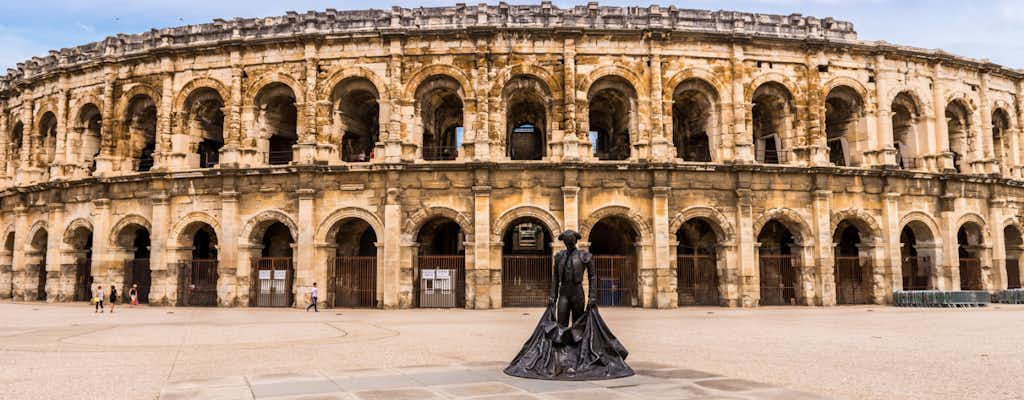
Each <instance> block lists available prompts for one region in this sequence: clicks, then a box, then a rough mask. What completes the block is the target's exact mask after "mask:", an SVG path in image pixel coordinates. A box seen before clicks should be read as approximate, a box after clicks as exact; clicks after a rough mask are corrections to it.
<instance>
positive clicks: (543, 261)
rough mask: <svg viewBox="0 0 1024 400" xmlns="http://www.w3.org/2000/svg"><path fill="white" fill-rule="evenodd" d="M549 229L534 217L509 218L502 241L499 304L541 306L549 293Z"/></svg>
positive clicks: (550, 271)
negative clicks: (512, 219) (511, 219)
mask: <svg viewBox="0 0 1024 400" xmlns="http://www.w3.org/2000/svg"><path fill="white" fill-rule="evenodd" d="M552 240H553V238H552V236H551V232H550V231H549V230H548V228H547V227H546V226H545V225H544V224H543V223H542V222H541V221H539V220H537V219H536V218H531V217H525V218H519V219H517V220H515V221H512V223H511V224H509V225H508V227H507V228H505V232H504V234H503V235H502V242H501V304H502V306H503V307H543V306H545V305H546V304H547V299H548V297H549V296H551V276H552V263H551V241H552Z"/></svg>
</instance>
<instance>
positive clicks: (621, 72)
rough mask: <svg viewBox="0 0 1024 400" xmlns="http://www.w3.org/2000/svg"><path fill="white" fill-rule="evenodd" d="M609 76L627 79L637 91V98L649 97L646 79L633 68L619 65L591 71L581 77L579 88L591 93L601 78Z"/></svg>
mask: <svg viewBox="0 0 1024 400" xmlns="http://www.w3.org/2000/svg"><path fill="white" fill-rule="evenodd" d="M607 77H618V78H622V79H624V80H626V82H629V84H630V86H632V87H633V90H634V91H635V92H636V95H637V99H646V98H647V93H648V90H647V85H646V83H645V81H644V79H641V78H640V76H639V75H637V74H636V73H635V72H633V70H631V69H629V68H626V67H623V66H619V65H605V66H602V67H599V68H597V69H594V70H593V71H590V73H589V74H587V75H586V76H584V77H583V79H580V83H579V85H578V88H579V90H581V91H582V92H584V93H590V91H591V89H593V85H594V84H595V83H597V82H598V81H600V80H601V78H607Z"/></svg>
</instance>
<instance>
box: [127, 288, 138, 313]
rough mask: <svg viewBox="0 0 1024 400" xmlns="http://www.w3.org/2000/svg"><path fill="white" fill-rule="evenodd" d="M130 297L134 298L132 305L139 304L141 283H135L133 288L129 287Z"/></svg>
mask: <svg viewBox="0 0 1024 400" xmlns="http://www.w3.org/2000/svg"><path fill="white" fill-rule="evenodd" d="M128 298H130V299H132V307H135V306H137V305H139V285H138V284H135V283H133V284H132V288H131V289H128Z"/></svg>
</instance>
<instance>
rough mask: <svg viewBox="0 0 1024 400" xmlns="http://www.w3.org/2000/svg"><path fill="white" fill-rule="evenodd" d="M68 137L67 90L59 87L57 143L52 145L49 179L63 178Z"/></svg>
mask: <svg viewBox="0 0 1024 400" xmlns="http://www.w3.org/2000/svg"><path fill="white" fill-rule="evenodd" d="M67 137H68V92H67V90H64V89H61V90H60V91H59V92H58V93H57V143H56V144H55V145H54V153H55V154H54V155H53V163H52V164H50V166H49V167H50V171H49V172H50V180H60V179H63V178H64V165H65V163H66V161H65V160H66V158H65V157H64V152H65V150H64V149H65V147H66V141H67Z"/></svg>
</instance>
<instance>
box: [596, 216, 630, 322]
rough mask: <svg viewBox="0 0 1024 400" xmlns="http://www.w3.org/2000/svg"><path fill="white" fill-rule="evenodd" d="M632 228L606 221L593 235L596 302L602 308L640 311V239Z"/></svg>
mask: <svg viewBox="0 0 1024 400" xmlns="http://www.w3.org/2000/svg"><path fill="white" fill-rule="evenodd" d="M638 238H639V235H638V234H637V232H636V230H635V229H634V228H633V224H632V223H630V222H629V220H627V219H625V218H623V217H617V216H613V217H606V218H603V219H601V220H600V221H598V222H597V223H596V224H594V228H593V229H591V231H590V237H589V240H590V252H591V253H593V254H594V271H596V272H597V296H598V298H597V301H598V304H600V305H602V306H624V307H639V306H640V293H639V286H638V282H637V246H636V244H637V239H638Z"/></svg>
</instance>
